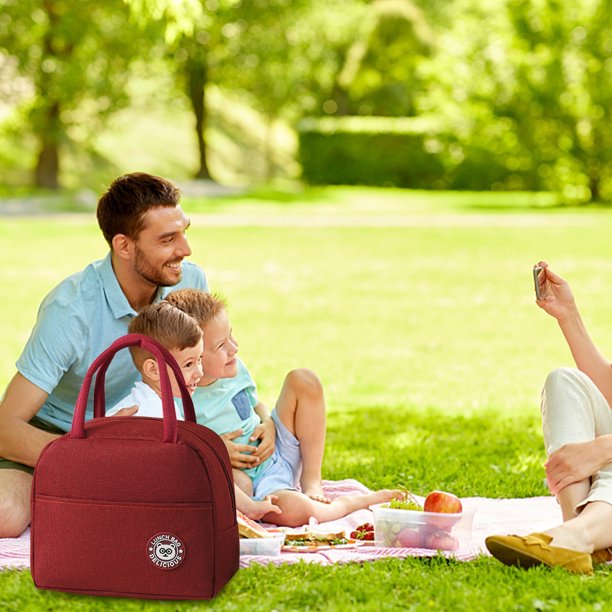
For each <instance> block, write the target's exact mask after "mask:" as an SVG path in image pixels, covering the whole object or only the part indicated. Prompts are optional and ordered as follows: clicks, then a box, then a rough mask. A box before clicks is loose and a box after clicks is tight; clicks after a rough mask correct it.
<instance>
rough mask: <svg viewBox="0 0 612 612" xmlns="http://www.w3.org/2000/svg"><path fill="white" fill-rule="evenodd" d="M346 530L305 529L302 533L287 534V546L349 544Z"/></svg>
mask: <svg viewBox="0 0 612 612" xmlns="http://www.w3.org/2000/svg"><path fill="white" fill-rule="evenodd" d="M349 542H350V541H349V540H348V539H347V537H346V535H345V533H344V531H337V532H335V533H322V532H319V531H304V532H302V533H287V534H285V545H286V546H341V545H343V544H349Z"/></svg>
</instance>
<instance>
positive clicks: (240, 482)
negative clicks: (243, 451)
mask: <svg viewBox="0 0 612 612" xmlns="http://www.w3.org/2000/svg"><path fill="white" fill-rule="evenodd" d="M232 475H233V476H234V484H235V485H236V486H237V487H238V488H240V489H242V490H243V491H244V492H245V493H246V494H247V495H248V496H249V497H253V481H252V480H251V478H250V477H249V476H248V474H245V473H244V472H243V471H242V470H237V469H232Z"/></svg>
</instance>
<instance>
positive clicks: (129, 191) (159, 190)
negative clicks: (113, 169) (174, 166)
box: [97, 172, 181, 248]
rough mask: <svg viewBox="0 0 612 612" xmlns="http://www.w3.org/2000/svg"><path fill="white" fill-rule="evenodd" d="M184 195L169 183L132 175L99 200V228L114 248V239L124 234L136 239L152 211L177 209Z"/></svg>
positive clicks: (118, 182) (136, 173)
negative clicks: (169, 207)
mask: <svg viewBox="0 0 612 612" xmlns="http://www.w3.org/2000/svg"><path fill="white" fill-rule="evenodd" d="M180 198H181V192H180V191H179V189H178V187H175V186H174V185H173V184H172V183H171V182H170V181H167V180H166V179H163V178H160V177H159V176H153V175H152V174H145V173H144V172H132V173H130V174H124V175H123V176H120V177H119V178H118V179H115V180H114V181H113V183H112V184H111V186H110V187H109V188H108V189H107V191H106V193H104V194H102V195H101V196H100V199H99V200H98V210H97V217H98V225H99V226H100V229H101V230H102V233H103V234H104V238H106V242H108V244H109V245H110V246H111V248H112V241H113V237H114V236H116V235H117V234H125V235H126V236H127V237H128V238H132V239H135V238H136V237H137V236H138V233H139V232H140V230H141V229H142V227H143V217H144V215H145V213H146V212H147V211H148V210H150V209H151V208H157V207H159V206H177V205H178V203H179V201H180Z"/></svg>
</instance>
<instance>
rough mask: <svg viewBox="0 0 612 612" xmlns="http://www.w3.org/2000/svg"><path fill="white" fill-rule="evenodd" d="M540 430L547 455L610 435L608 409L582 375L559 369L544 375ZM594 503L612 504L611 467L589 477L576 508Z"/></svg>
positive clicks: (611, 414) (610, 413) (611, 419)
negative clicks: (582, 496) (542, 433)
mask: <svg viewBox="0 0 612 612" xmlns="http://www.w3.org/2000/svg"><path fill="white" fill-rule="evenodd" d="M542 428H543V431H544V444H545V445H546V452H547V453H548V455H550V454H551V453H552V452H554V451H556V450H557V449H558V448H560V447H561V446H563V445H564V444H569V443H573V442H588V441H589V440H593V439H594V438H596V437H597V436H601V435H605V434H612V410H611V409H610V406H609V405H608V402H607V401H606V399H605V398H604V396H603V395H602V394H601V392H600V391H599V389H598V388H597V387H596V386H595V383H594V382H593V381H592V380H591V379H590V378H589V377H588V376H587V375H586V374H584V373H583V372H581V371H580V370H575V369H572V368H559V369H557V370H554V371H552V372H551V373H550V374H549V375H548V378H547V379H546V383H545V384H544V389H543V390H542ZM594 501H605V502H607V503H609V504H612V464H610V465H609V466H608V467H605V468H604V469H602V470H600V471H599V472H597V473H596V474H594V475H593V476H592V477H591V488H590V490H589V494H588V496H587V497H586V499H584V500H583V501H582V502H581V503H580V504H578V506H577V509H579V508H581V507H582V506H584V505H585V504H587V503H589V502H594Z"/></svg>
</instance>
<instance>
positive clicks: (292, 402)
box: [276, 368, 329, 502]
mask: <svg viewBox="0 0 612 612" xmlns="http://www.w3.org/2000/svg"><path fill="white" fill-rule="evenodd" d="M276 412H277V414H278V417H279V418H280V420H281V422H282V423H283V425H285V427H286V428H287V429H288V430H289V431H290V432H291V433H292V434H293V435H294V436H295V437H296V438H297V439H298V440H299V441H300V450H301V453H302V475H301V477H300V485H301V487H302V491H303V493H304V494H305V495H307V496H308V497H311V498H312V499H316V500H319V501H323V502H328V501H329V499H328V498H326V497H325V496H324V495H323V487H322V485H321V465H322V464H323V453H324V452H325V397H324V395H323V386H322V385H321V381H320V380H319V378H318V377H317V375H316V374H315V373H314V372H312V371H311V370H307V369H305V368H300V369H297V370H291V372H289V374H287V376H286V378H285V382H284V383H283V388H282V389H281V392H280V395H279V397H278V401H277V402H276Z"/></svg>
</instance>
